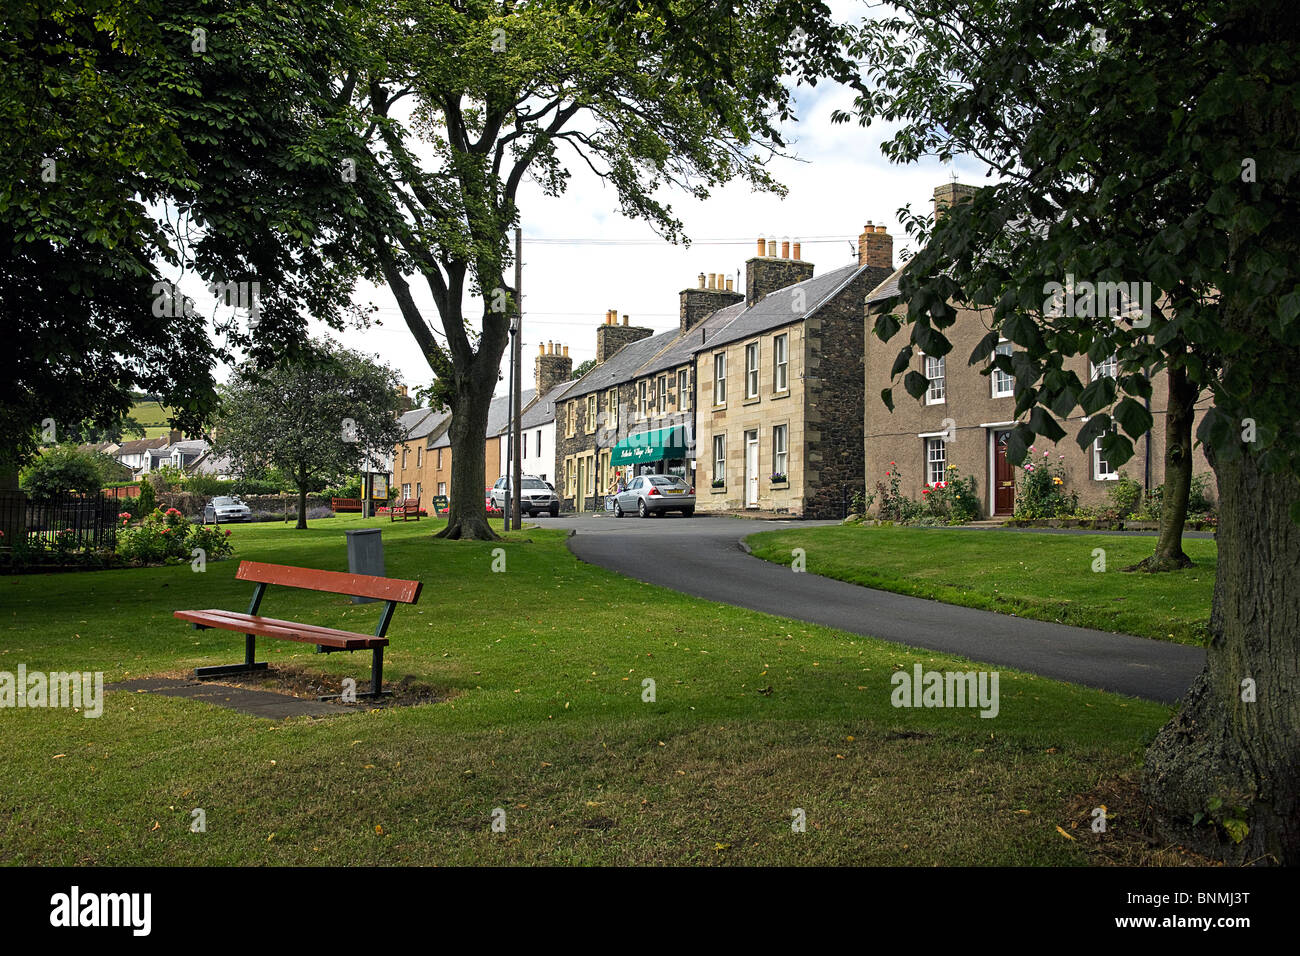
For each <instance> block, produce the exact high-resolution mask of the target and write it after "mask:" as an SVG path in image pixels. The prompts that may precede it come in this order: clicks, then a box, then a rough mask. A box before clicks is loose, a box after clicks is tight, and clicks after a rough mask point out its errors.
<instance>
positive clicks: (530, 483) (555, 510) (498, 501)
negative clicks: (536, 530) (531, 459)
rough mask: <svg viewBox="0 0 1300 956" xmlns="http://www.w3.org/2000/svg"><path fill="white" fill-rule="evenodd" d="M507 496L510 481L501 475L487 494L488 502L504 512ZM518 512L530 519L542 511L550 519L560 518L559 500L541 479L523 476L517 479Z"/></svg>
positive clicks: (508, 494)
mask: <svg viewBox="0 0 1300 956" xmlns="http://www.w3.org/2000/svg"><path fill="white" fill-rule="evenodd" d="M509 496H510V479H508V478H506V477H505V476H504V475H503V476H502V477H500V478H498V479H497V483H496V484H495V485H493V486H492V490H491V491H490V492H488V500H489V501H490V502H491V503H492V507H493V508H495V509H497V510H498V511H500V510H504V508H505V503H506V498H508V497H509ZM519 510H520V512H521V513H523V514H525V515H527V516H528V517H530V518H531V517H532V516H533V515H535V514H540V513H541V512H543V511H545V512H546V513H548V514H549V515H550V516H551V517H552V518H558V517H559V516H560V499H559V498H557V497H556V496H555V490H554V489H553V488H551V486H550V485H548V484H547V483H546V482H544V481H542V479H540V478H536V477H534V476H532V475H524V476H523V477H522V478H520V479H519Z"/></svg>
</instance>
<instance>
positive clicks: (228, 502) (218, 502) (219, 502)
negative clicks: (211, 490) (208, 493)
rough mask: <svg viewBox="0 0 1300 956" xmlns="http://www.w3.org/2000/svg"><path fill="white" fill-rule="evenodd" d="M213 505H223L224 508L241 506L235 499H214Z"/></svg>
mask: <svg viewBox="0 0 1300 956" xmlns="http://www.w3.org/2000/svg"><path fill="white" fill-rule="evenodd" d="M212 503H213V504H214V505H221V506H222V507H225V506H226V505H237V504H239V502H238V501H236V500H235V499H234V498H213V499H212Z"/></svg>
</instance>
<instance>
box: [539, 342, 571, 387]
mask: <svg viewBox="0 0 1300 956" xmlns="http://www.w3.org/2000/svg"><path fill="white" fill-rule="evenodd" d="M548 345H549V348H548ZM572 376H573V359H571V358H569V347H568V346H567V345H566V346H565V347H564V354H563V355H561V354H560V349H559V348H558V347H557V346H556V344H555V343H554V342H550V343H547V345H543V346H542V347H541V352H540V354H539V355H538V356H537V358H535V359H533V380H534V384H535V386H536V388H537V397H538V398H541V397H542V396H543V395H545V394H546V393H547V392H549V391H550V390H551V389H553V388H555V386H557V385H559V384H560V383H561V382H567V381H568V380H569V379H570V378H571V377H572Z"/></svg>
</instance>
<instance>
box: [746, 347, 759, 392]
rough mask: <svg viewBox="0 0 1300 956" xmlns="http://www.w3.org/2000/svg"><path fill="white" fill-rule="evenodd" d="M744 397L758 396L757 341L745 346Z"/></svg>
mask: <svg viewBox="0 0 1300 956" xmlns="http://www.w3.org/2000/svg"><path fill="white" fill-rule="evenodd" d="M745 397H746V398H758V343H757V342H750V343H749V344H748V345H746V346H745Z"/></svg>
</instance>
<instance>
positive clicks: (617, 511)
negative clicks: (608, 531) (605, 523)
mask: <svg viewBox="0 0 1300 956" xmlns="http://www.w3.org/2000/svg"><path fill="white" fill-rule="evenodd" d="M614 517H615V518H621V517H623V506H622V505H620V504H619V503H618V502H617V501H615V502H614Z"/></svg>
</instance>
